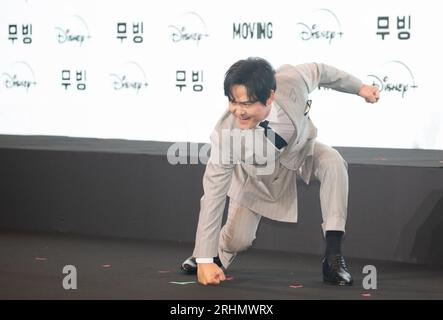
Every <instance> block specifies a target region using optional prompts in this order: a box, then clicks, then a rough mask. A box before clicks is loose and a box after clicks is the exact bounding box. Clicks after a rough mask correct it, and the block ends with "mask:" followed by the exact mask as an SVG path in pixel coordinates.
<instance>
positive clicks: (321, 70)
mask: <svg viewBox="0 0 443 320" xmlns="http://www.w3.org/2000/svg"><path fill="white" fill-rule="evenodd" d="M297 69H298V71H299V72H300V73H301V75H302V77H303V80H304V81H305V83H306V86H307V87H308V90H309V92H312V91H313V90H314V89H315V88H317V87H325V88H330V89H333V90H337V91H340V92H345V93H352V94H358V92H359V90H360V87H361V85H362V81H361V80H360V79H358V78H356V77H354V76H353V75H351V74H349V73H347V72H344V71H342V70H339V69H337V68H335V67H332V66H329V65H327V64H324V63H306V64H301V65H298V66H297Z"/></svg>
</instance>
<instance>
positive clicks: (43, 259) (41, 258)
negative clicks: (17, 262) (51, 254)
mask: <svg viewBox="0 0 443 320" xmlns="http://www.w3.org/2000/svg"><path fill="white" fill-rule="evenodd" d="M35 260H37V261H46V260H48V258H43V257H36V258H35Z"/></svg>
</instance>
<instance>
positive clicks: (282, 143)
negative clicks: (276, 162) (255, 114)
mask: <svg viewBox="0 0 443 320" xmlns="http://www.w3.org/2000/svg"><path fill="white" fill-rule="evenodd" d="M268 124H269V121H268V120H265V121H262V122H260V123H259V126H260V127H262V128H264V129H265V136H266V137H268V134H269V135H270V136H271V138H270V139H269V140H270V141H271V142H272V143H273V144H274V145H275V147H276V148H277V149H279V150H280V149H281V148H283V147H286V146H287V145H288V143H287V142H286V141H285V139H283V138H282V137H281V136H279V135H278V134H277V133H276V132H275V131H274V130H272V128H271V127H269V126H268ZM272 137H274V138H275V139H272ZM273 140H275V141H273Z"/></svg>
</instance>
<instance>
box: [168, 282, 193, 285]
mask: <svg viewBox="0 0 443 320" xmlns="http://www.w3.org/2000/svg"><path fill="white" fill-rule="evenodd" d="M169 283H172V284H180V285H187V284H191V283H195V281H169Z"/></svg>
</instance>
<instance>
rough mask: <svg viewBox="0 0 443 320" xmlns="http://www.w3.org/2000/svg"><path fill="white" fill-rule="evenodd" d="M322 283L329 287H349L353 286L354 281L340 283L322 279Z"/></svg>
mask: <svg viewBox="0 0 443 320" xmlns="http://www.w3.org/2000/svg"><path fill="white" fill-rule="evenodd" d="M323 282H324V283H326V284H330V285H335V286H340V287H350V286H352V285H353V284H354V281H351V282H340V281H336V280H330V279H327V278H323Z"/></svg>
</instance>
